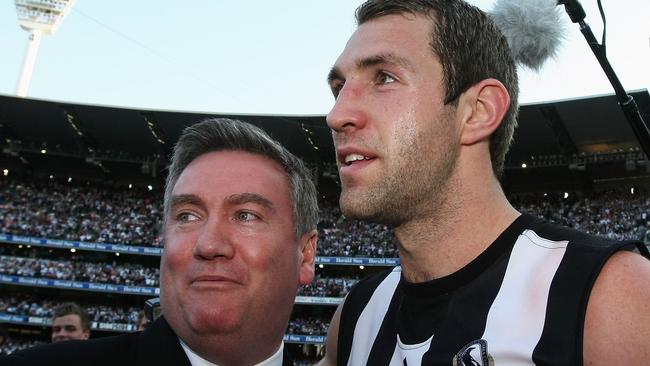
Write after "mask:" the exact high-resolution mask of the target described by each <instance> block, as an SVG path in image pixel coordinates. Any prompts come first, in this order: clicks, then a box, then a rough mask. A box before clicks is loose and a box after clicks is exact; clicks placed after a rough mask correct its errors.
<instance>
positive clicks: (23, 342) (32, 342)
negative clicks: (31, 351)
mask: <svg viewBox="0 0 650 366" xmlns="http://www.w3.org/2000/svg"><path fill="white" fill-rule="evenodd" d="M41 344H46V342H44V341H41V340H38V339H31V338H9V339H7V340H6V341H5V343H4V344H3V345H2V347H0V355H10V354H12V353H14V352H16V351H20V350H21V349H25V348H31V347H34V346H38V345H41Z"/></svg>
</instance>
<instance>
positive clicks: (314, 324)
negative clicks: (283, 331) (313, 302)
mask: <svg viewBox="0 0 650 366" xmlns="http://www.w3.org/2000/svg"><path fill="white" fill-rule="evenodd" d="M329 325H330V319H329V318H325V319H323V318H317V317H308V318H296V319H291V320H289V324H288V325H287V334H306V335H326V334H327V328H329Z"/></svg>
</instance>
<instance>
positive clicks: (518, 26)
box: [490, 0, 564, 70]
mask: <svg viewBox="0 0 650 366" xmlns="http://www.w3.org/2000/svg"><path fill="white" fill-rule="evenodd" d="M490 16H492V19H494V21H495V23H496V24H497V26H498V27H499V28H500V29H501V32H503V34H504V35H505V36H506V38H507V39H508V44H509V45H510V49H511V50H512V54H513V56H514V58H515V60H516V61H517V62H518V63H520V64H523V65H526V66H528V67H529V68H531V69H534V70H539V69H540V68H541V67H542V65H543V64H544V62H545V61H546V60H547V59H549V58H550V57H554V56H555V55H556V52H557V50H558V48H559V46H560V44H561V43H562V40H563V38H564V25H563V23H562V12H561V9H560V7H558V6H557V1H556V0H497V1H496V3H495V4H494V9H493V10H492V11H491V12H490Z"/></svg>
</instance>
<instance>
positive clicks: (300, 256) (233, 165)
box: [160, 151, 316, 344]
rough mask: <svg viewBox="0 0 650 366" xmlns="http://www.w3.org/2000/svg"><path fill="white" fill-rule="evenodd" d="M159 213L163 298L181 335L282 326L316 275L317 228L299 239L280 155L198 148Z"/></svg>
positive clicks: (246, 331)
mask: <svg viewBox="0 0 650 366" xmlns="http://www.w3.org/2000/svg"><path fill="white" fill-rule="evenodd" d="M166 219H167V221H166V226H165V247H164V251H163V257H162V262H161V274H160V276H161V305H162V310H163V314H164V316H165V318H166V319H167V321H168V322H169V323H170V324H171V326H172V328H173V329H174V330H175V331H176V333H177V334H178V335H179V336H180V337H181V338H182V339H183V340H184V341H185V342H188V343H189V344H191V343H190V342H191V341H192V340H191V338H192V337H201V336H215V335H217V336H219V335H232V337H236V336H240V335H241V334H252V333H255V332H262V331H266V330H267V329H275V330H274V331H275V332H280V333H279V334H282V331H283V330H284V328H285V327H286V322H287V321H288V318H289V315H290V313H291V309H292V308H293V303H294V299H295V296H296V291H297V289H298V287H299V286H300V285H301V284H307V283H310V282H311V280H312V278H313V275H314V263H313V260H314V252H315V248H316V247H315V246H316V236H315V232H314V233H310V234H305V235H303V237H302V238H300V239H296V237H295V230H294V220H293V203H292V199H291V195H290V190H289V180H288V178H287V176H286V174H285V173H284V171H283V170H282V168H281V167H280V166H279V165H278V164H277V163H275V162H274V161H272V160H270V159H268V158H266V157H263V156H261V155H257V154H251V153H247V152H242V151H219V152H211V153H207V154H204V155H201V156H199V157H198V158H196V159H195V160H194V161H192V163H190V164H189V165H188V166H187V167H186V168H185V170H184V171H183V172H182V173H181V175H180V177H179V179H178V181H177V182H176V184H175V186H174V188H173V191H172V197H171V201H170V210H169V216H168V217H167V218H166ZM241 342H246V339H241Z"/></svg>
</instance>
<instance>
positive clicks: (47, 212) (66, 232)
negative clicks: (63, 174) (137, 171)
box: [0, 179, 162, 246]
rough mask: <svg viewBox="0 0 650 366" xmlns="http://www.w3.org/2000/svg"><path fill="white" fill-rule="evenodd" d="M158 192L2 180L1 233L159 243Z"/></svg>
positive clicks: (0, 197) (157, 244)
mask: <svg viewBox="0 0 650 366" xmlns="http://www.w3.org/2000/svg"><path fill="white" fill-rule="evenodd" d="M161 202H162V196H161V195H159V194H155V193H152V192H147V191H144V190H141V189H127V187H119V188H118V187H111V186H108V185H107V186H97V185H83V186H80V185H76V184H68V183H65V182H59V181H57V180H45V181H42V180H41V181H39V180H34V181H16V180H11V179H0V208H1V209H0V224H1V229H0V230H1V231H2V232H3V233H4V234H13V235H22V236H32V237H43V238H49V239H64V240H78V241H86V242H98V243H119V244H131V245H154V246H159V245H160V235H159V228H160V222H161V219H162V212H161Z"/></svg>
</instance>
